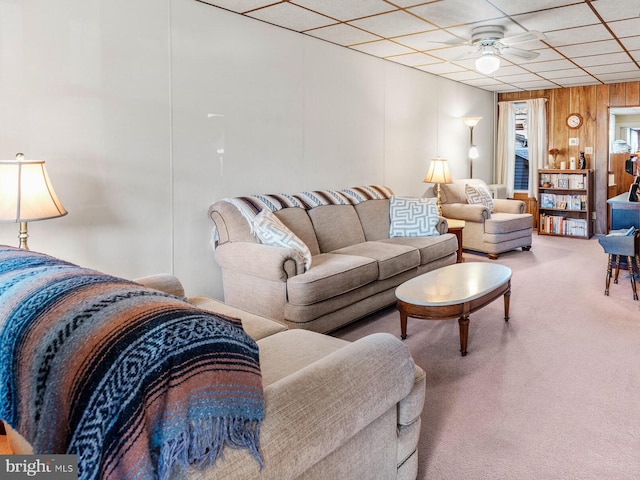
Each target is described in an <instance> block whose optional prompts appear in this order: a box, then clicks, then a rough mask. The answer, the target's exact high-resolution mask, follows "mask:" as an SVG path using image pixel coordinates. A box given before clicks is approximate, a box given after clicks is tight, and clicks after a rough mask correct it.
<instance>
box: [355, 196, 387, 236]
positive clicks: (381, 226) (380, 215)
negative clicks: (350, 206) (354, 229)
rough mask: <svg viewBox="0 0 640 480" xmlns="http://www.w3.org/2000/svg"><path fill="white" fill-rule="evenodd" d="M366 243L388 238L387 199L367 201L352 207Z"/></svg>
mask: <svg viewBox="0 0 640 480" xmlns="http://www.w3.org/2000/svg"><path fill="white" fill-rule="evenodd" d="M354 208H355V210H356V213H357V214H358V218H360V223H361V224H362V230H363V231H364V236H365V238H366V239H367V241H375V240H380V239H383V238H389V199H388V198H385V199H384V200H367V201H365V202H360V203H358V204H356V205H355V206H354Z"/></svg>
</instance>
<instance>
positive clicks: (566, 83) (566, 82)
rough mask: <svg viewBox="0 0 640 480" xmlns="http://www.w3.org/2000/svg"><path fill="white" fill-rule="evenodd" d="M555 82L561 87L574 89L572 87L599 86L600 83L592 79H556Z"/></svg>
mask: <svg viewBox="0 0 640 480" xmlns="http://www.w3.org/2000/svg"><path fill="white" fill-rule="evenodd" d="M556 82H557V83H558V84H559V85H560V86H561V87H574V86H578V85H580V86H582V85H601V84H602V82H600V81H598V80H595V79H594V78H592V77H584V78H583V77H571V78H565V79H558V80H556Z"/></svg>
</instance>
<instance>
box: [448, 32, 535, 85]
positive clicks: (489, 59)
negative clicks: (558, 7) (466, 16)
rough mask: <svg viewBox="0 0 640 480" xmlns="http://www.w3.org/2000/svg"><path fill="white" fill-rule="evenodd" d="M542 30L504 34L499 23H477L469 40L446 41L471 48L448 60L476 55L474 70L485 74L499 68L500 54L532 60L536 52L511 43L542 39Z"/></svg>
mask: <svg viewBox="0 0 640 480" xmlns="http://www.w3.org/2000/svg"><path fill="white" fill-rule="evenodd" d="M544 38H545V36H544V34H543V33H542V32H537V31H530V32H525V33H520V34H518V35H513V36H511V37H505V36H504V27H503V26H501V25H479V26H477V27H474V28H473V30H472V31H471V40H469V41H466V42H456V43H453V42H447V43H448V44H449V45H470V46H471V47H472V49H471V50H470V51H469V52H466V53H464V54H462V55H460V56H458V57H455V58H453V59H451V60H450V61H456V60H462V59H464V58H469V57H474V56H478V59H477V60H476V64H475V65H476V70H478V71H479V72H480V73H483V74H485V75H490V74H492V73H493V72H495V71H496V70H498V68H500V58H498V57H499V56H502V55H506V56H509V55H512V56H514V57H518V58H522V59H524V60H533V59H534V58H536V57H537V56H538V55H540V54H539V53H538V52H532V51H530V50H523V49H521V48H514V47H512V45H515V44H518V43H524V42H529V41H531V40H543V39H544Z"/></svg>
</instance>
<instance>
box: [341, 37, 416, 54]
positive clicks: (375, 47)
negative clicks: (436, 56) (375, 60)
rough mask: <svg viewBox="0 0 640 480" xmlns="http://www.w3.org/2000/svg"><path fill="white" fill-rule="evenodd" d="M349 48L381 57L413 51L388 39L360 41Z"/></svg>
mask: <svg viewBox="0 0 640 480" xmlns="http://www.w3.org/2000/svg"><path fill="white" fill-rule="evenodd" d="M350 48H353V49H354V50H358V51H360V52H364V53H368V54H370V55H375V56H376V57H382V58H385V57H390V56H392V55H402V54H403V53H415V52H414V51H413V50H411V49H409V48H406V47H403V46H402V45H398V44H397V43H394V42H391V41H389V40H380V41H377V42H370V43H362V44H360V45H353V46H352V47H350Z"/></svg>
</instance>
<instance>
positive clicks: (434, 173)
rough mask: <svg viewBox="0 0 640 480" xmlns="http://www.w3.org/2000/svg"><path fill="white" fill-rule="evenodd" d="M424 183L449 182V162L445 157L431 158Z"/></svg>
mask: <svg viewBox="0 0 640 480" xmlns="http://www.w3.org/2000/svg"><path fill="white" fill-rule="evenodd" d="M423 182H424V183H438V184H440V183H451V174H450V173H449V164H448V163H447V159H446V158H439V157H438V158H434V159H432V160H431V164H430V165H429V170H428V171H427V175H426V176H425V177H424V180H423Z"/></svg>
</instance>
